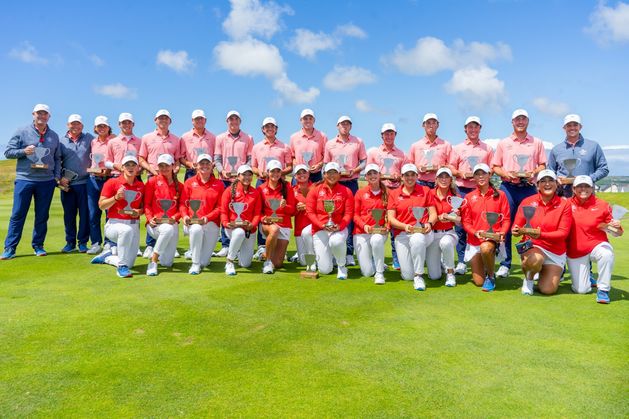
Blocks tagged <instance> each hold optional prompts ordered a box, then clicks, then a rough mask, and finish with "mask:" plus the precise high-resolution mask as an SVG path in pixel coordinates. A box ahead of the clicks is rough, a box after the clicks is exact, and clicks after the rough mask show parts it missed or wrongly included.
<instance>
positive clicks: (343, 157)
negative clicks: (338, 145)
mask: <svg viewBox="0 0 629 419" xmlns="http://www.w3.org/2000/svg"><path fill="white" fill-rule="evenodd" d="M336 162H337V163H338V164H339V166H340V167H341V174H342V175H345V174H347V170H346V169H345V163H346V162H347V156H346V155H344V154H343V155H341V156H337V157H336Z"/></svg>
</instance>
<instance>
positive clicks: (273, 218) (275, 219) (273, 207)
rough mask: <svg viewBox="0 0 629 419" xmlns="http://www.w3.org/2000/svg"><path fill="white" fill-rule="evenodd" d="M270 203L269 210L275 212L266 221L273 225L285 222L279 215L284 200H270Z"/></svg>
mask: <svg viewBox="0 0 629 419" xmlns="http://www.w3.org/2000/svg"><path fill="white" fill-rule="evenodd" d="M268 203H269V208H271V211H273V212H272V213H271V215H269V216H268V217H266V219H267V220H268V221H270V222H272V223H281V222H282V221H284V218H282V217H280V216H278V215H277V210H278V208H279V207H280V204H281V203H282V200H281V199H277V198H270V199H269V202H268Z"/></svg>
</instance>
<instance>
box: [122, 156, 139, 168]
mask: <svg viewBox="0 0 629 419" xmlns="http://www.w3.org/2000/svg"><path fill="white" fill-rule="evenodd" d="M130 161H132V162H133V163H135V164H138V159H136V158H135V156H134V155H133V154H127V155H126V156H124V157H123V158H122V161H121V162H120V164H122V165H123V166H124V165H125V164H127V163H129V162H130Z"/></svg>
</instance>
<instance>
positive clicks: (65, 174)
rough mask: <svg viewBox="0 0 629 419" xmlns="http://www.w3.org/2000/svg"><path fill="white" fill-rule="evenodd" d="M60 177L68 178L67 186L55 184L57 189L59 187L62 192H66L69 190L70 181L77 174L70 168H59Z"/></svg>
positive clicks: (77, 175)
mask: <svg viewBox="0 0 629 419" xmlns="http://www.w3.org/2000/svg"><path fill="white" fill-rule="evenodd" d="M61 177H62V178H63V179H67V180H68V186H64V185H62V184H59V185H57V186H59V189H61V190H62V191H64V192H68V191H69V190H70V183H71V182H72V181H73V180H74V179H76V178H78V177H79V174H78V173H77V172H74V171H72V170H70V169H61Z"/></svg>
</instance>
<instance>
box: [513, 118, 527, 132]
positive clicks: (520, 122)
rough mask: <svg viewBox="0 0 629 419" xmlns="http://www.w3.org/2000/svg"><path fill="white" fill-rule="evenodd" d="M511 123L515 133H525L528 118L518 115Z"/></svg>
mask: <svg viewBox="0 0 629 419" xmlns="http://www.w3.org/2000/svg"><path fill="white" fill-rule="evenodd" d="M511 125H513V131H514V132H515V133H516V134H526V130H527V129H528V127H529V119H528V118H527V117H526V116H524V115H518V116H516V117H515V118H513V119H512V120H511Z"/></svg>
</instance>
